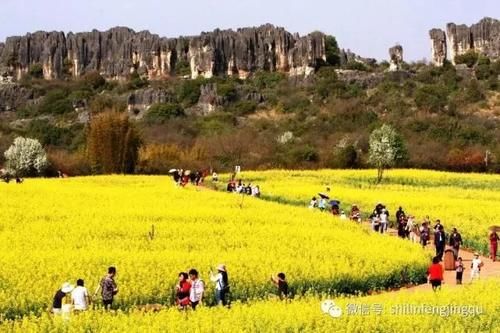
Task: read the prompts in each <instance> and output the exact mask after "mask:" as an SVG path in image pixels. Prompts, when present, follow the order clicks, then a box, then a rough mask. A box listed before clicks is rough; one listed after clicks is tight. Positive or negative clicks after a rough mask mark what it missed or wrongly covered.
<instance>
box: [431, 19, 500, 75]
mask: <svg viewBox="0 0 500 333" xmlns="http://www.w3.org/2000/svg"><path fill="white" fill-rule="evenodd" d="M429 34H430V38H431V42H432V62H433V63H434V64H436V65H438V66H442V64H443V63H444V60H446V54H447V50H448V51H449V56H450V60H451V62H452V63H453V64H454V63H455V57H456V56H457V55H461V54H464V53H465V52H467V51H469V50H474V51H475V52H477V53H481V54H483V55H485V56H487V57H489V58H491V59H498V58H500V21H499V20H496V19H493V18H488V17H487V18H484V19H482V20H481V21H479V23H476V24H473V25H472V26H470V27H468V26H466V25H463V24H462V25H456V24H455V23H448V25H447V26H446V37H447V38H446V39H445V38H444V36H443V34H445V33H444V32H443V31H442V30H440V29H433V30H431V31H430V32H429ZM443 57H444V59H443Z"/></svg>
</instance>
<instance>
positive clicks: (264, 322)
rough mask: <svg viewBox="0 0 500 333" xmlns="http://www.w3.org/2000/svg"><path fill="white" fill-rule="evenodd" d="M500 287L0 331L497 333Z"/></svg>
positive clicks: (11, 326)
mask: <svg viewBox="0 0 500 333" xmlns="http://www.w3.org/2000/svg"><path fill="white" fill-rule="evenodd" d="M499 289H500V280H489V281H487V282H478V283H475V284H473V285H466V286H463V288H461V289H460V292H457V289H455V288H448V287H447V286H446V285H445V286H444V287H443V290H442V291H441V292H438V293H434V292H432V291H430V290H429V291H425V292H420V293H415V292H399V293H395V294H394V293H385V294H381V295H377V296H369V297H352V298H339V299H333V300H334V302H335V303H336V306H338V307H339V308H340V309H341V315H340V317H337V318H334V317H332V316H330V315H329V314H325V313H323V312H322V310H321V307H320V304H322V303H323V302H322V300H325V299H326V298H325V297H322V298H321V299H320V298H317V297H310V296H309V297H305V298H302V299H295V300H293V301H291V302H281V301H276V300H274V301H273V300H268V301H251V302H249V303H246V304H235V305H233V307H232V308H231V309H230V310H228V309H225V308H221V307H217V308H214V307H212V308H207V307H202V308H199V309H198V310H197V311H196V312H192V311H187V312H182V311H178V310H177V309H175V308H168V309H166V310H164V311H161V312H159V313H142V312H139V311H132V312H130V313H127V312H118V313H104V312H101V311H89V312H87V313H84V314H79V315H72V316H71V317H70V318H69V319H68V320H64V319H62V318H54V317H53V316H51V315H47V314H43V315H42V316H40V317H34V316H32V317H25V318H24V319H23V320H19V321H16V322H6V323H4V324H3V325H2V324H0V331H6V332H13V333H14V332H18V333H31V332H68V333H71V332H106V333H114V332H116V333H118V332H120V333H121V332H131V333H135V332H137V333H142V332H227V333H233V332H254V333H263V332H324V333H330V332H350V333H351V332H360V333H365V332H383V333H407V332H412V333H428V332H436V333H451V332H474V333H481V332H493V333H495V332H499V331H500V323H499V322H500V297H498V290H499Z"/></svg>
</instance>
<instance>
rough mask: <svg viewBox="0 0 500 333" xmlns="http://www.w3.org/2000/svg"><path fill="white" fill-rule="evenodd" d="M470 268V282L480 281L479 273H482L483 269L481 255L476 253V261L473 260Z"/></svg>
mask: <svg viewBox="0 0 500 333" xmlns="http://www.w3.org/2000/svg"><path fill="white" fill-rule="evenodd" d="M470 267H471V271H470V281H471V282H472V281H473V280H474V279H479V273H480V272H481V267H483V261H482V260H481V258H479V253H477V252H476V253H474V259H472V263H471V265H470Z"/></svg>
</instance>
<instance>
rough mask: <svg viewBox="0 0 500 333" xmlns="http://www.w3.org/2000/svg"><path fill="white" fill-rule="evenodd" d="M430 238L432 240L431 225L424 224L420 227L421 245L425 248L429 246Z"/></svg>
mask: <svg viewBox="0 0 500 333" xmlns="http://www.w3.org/2000/svg"><path fill="white" fill-rule="evenodd" d="M429 238H430V230H429V225H428V224H427V222H424V223H422V226H421V227H420V244H422V247H423V248H425V247H426V246H427V242H428V241H429Z"/></svg>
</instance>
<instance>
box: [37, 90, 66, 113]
mask: <svg viewBox="0 0 500 333" xmlns="http://www.w3.org/2000/svg"><path fill="white" fill-rule="evenodd" d="M38 110H39V112H40V113H44V114H56V115H61V114H65V113H68V112H71V111H73V103H72V102H71V101H70V99H69V98H68V91H66V90H64V89H54V90H52V91H49V92H48V93H47V95H45V97H44V98H43V99H42V102H41V103H40V106H39V107H38Z"/></svg>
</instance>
